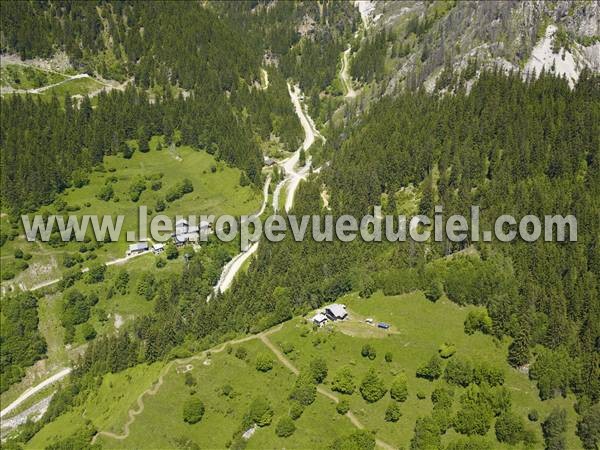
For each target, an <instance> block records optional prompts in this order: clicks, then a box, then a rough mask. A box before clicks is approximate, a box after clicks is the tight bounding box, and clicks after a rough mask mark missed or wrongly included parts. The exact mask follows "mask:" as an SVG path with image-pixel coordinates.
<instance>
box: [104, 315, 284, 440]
mask: <svg viewBox="0 0 600 450" xmlns="http://www.w3.org/2000/svg"><path fill="white" fill-rule="evenodd" d="M282 326H283V324H279V325H277V326H276V327H275V328H272V329H270V330H267V331H263V332H262V333H259V334H253V335H250V336H246V337H243V338H240V339H234V340H232V341H227V342H224V343H223V344H221V345H220V346H218V347H214V348H211V349H208V350H205V351H203V352H202V353H201V354H200V355H195V356H191V357H189V358H183V359H174V360H172V361H171V362H169V363H168V364H167V365H166V366H165V367H164V368H163V370H162V371H161V372H160V375H159V377H158V380H157V381H156V382H155V383H154V384H153V385H152V387H150V388H148V389H146V390H145V391H144V392H142V393H141V394H140V395H139V396H138V398H137V400H136V405H137V408H131V409H130V410H129V411H128V412H127V415H128V417H129V418H128V420H127V422H125V425H124V426H123V434H116V433H112V432H110V431H99V432H98V433H96V434H95V435H94V437H93V439H92V444H94V443H95V442H96V440H97V439H98V436H106V437H109V438H112V439H117V440H119V441H122V440H124V439H127V438H128V437H129V429H130V427H131V425H132V424H133V423H134V422H135V418H136V416H139V415H140V414H141V413H143V412H144V408H145V405H144V396H146V395H149V396H154V395H156V393H157V392H158V390H159V389H160V387H161V386H162V384H163V382H164V377H165V375H166V374H167V373H168V372H169V370H171V368H172V367H173V365H181V364H188V363H189V362H190V361H195V360H204V359H206V356H207V353H209V352H210V353H219V352H222V351H223V350H224V349H225V347H227V345H232V344H241V343H243V342H247V341H251V340H253V339H262V337H263V336H264V335H266V334H269V333H275V332H276V331H279V330H280V329H281V327H282Z"/></svg>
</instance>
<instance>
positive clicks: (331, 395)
mask: <svg viewBox="0 0 600 450" xmlns="http://www.w3.org/2000/svg"><path fill="white" fill-rule="evenodd" d="M280 328H281V326H280ZM276 331H278V330H277V329H272V330H270V331H267V332H265V333H262V334H260V335H259V336H260V340H261V341H262V342H263V343H264V344H265V345H266V346H267V347H268V348H269V349H270V350H271V351H272V352H273V353H274V354H275V356H276V357H277V359H278V360H279V362H280V363H281V364H283V365H284V366H285V367H287V368H288V369H289V370H290V372H292V373H293V374H294V375H298V374H299V373H300V371H299V370H298V368H297V367H296V366H294V364H292V362H291V361H290V360H289V359H287V358H286V357H285V355H284V354H283V353H282V352H281V350H279V349H278V348H277V346H275V345H274V344H273V343H272V342H271V341H270V340H269V338H268V335H269V334H271V333H275V332H276ZM317 392H318V393H319V394H321V395H323V396H325V397H327V398H328V399H330V400H332V401H333V402H334V403H339V401H340V399H339V398H338V396H337V395H335V394H334V393H333V392H331V391H330V390H329V389H326V388H325V387H323V386H317ZM346 417H348V419H350V422H352V425H354V426H355V427H356V428H358V429H359V430H363V429H364V428H365V427H364V425H363V424H362V422H361V421H360V420H358V418H357V417H356V416H355V415H354V414H353V413H352V411H348V412H347V413H346ZM375 443H376V444H377V445H378V446H379V447H381V448H383V449H385V450H394V449H395V447H393V446H392V445H390V444H388V443H387V442H384V441H382V440H381V439H375Z"/></svg>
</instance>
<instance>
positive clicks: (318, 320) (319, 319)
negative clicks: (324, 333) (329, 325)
mask: <svg viewBox="0 0 600 450" xmlns="http://www.w3.org/2000/svg"><path fill="white" fill-rule="evenodd" d="M310 320H311V321H312V323H314V324H315V325H318V326H320V327H322V326H323V325H324V324H325V322H327V316H326V315H325V314H323V313H317V314H315V316H314V317H313V318H312V319H310Z"/></svg>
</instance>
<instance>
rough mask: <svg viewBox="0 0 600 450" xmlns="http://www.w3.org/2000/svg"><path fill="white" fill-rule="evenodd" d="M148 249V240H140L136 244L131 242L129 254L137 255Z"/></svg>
mask: <svg viewBox="0 0 600 450" xmlns="http://www.w3.org/2000/svg"><path fill="white" fill-rule="evenodd" d="M146 250H148V243H147V242H138V243H136V244H131V245H130V246H129V248H128V249H127V255H135V254H138V253H142V252H145V251H146Z"/></svg>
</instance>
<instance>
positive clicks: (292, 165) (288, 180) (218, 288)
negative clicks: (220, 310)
mask: <svg viewBox="0 0 600 450" xmlns="http://www.w3.org/2000/svg"><path fill="white" fill-rule="evenodd" d="M288 92H289V94H290V98H291V100H292V104H293V105H294V110H295V112H296V115H297V116H298V119H299V120H300V124H301V125H302V129H303V130H304V141H303V142H302V145H301V146H300V147H299V148H298V150H296V151H295V152H294V153H293V154H292V155H291V156H290V157H289V158H286V159H284V160H283V161H281V162H279V163H278V166H279V167H280V168H281V169H283V172H284V174H285V178H284V179H283V180H282V181H280V182H279V183H277V186H275V190H274V191H273V199H272V206H273V211H274V212H278V211H279V200H280V197H281V192H282V189H283V188H284V187H286V196H285V204H284V205H285V206H284V208H285V212H289V211H290V210H291V209H292V205H293V203H294V195H295V194H296V190H297V189H298V186H299V185H300V181H302V180H304V179H306V177H307V176H308V174H309V172H310V157H308V158H307V160H306V164H305V165H304V166H303V167H301V168H299V169H298V170H296V166H297V165H298V162H299V160H300V151H301V150H304V151H307V150H308V149H309V148H310V146H311V145H312V144H313V143H314V142H315V139H316V138H317V137H318V138H320V139H323V140H324V138H323V136H321V134H320V133H319V131H318V130H317V128H316V126H315V123H314V121H313V120H312V118H311V117H310V116H309V115H308V114H307V113H306V111H305V110H304V108H303V107H302V103H301V101H300V99H301V97H302V93H301V91H300V88H299V87H298V86H292V85H291V84H290V83H288ZM270 183H271V176H270V175H269V177H268V178H267V182H266V183H265V186H264V188H263V204H262V207H261V209H260V211H259V212H257V213H256V214H254V215H253V216H252V217H253V218H256V217H259V216H261V215H262V214H263V212H264V211H265V209H266V205H267V202H268V197H269V184H270ZM256 250H258V242H255V243H253V244H252V245H251V246H250V247H248V248H247V249H244V251H242V252H241V253H238V254H237V255H236V256H234V257H233V258H232V259H231V260H230V261H229V262H228V263H227V264H226V265H225V267H223V271H222V272H221V277H220V278H219V282H218V283H217V284H216V285H215V287H214V289H213V292H214V293H215V294H216V293H219V292H225V291H226V290H227V289H229V287H230V286H231V284H232V283H233V280H234V279H235V277H236V275H237V274H238V272H239V271H240V269H241V268H242V267H243V266H244V263H245V262H246V261H247V260H248V258H250V257H251V256H252V255H253V254H254V253H255V252H256ZM210 297H211V296H209V297H208V298H207V301H209V300H210Z"/></svg>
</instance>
